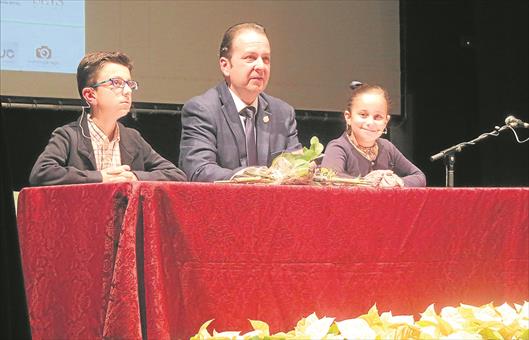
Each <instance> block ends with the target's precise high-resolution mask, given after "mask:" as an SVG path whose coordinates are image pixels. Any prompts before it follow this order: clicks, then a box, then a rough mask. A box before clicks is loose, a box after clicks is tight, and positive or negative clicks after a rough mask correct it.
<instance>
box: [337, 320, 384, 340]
mask: <svg viewBox="0 0 529 340" xmlns="http://www.w3.org/2000/svg"><path fill="white" fill-rule="evenodd" d="M336 325H337V326H338V330H339V331H340V334H341V335H343V336H344V338H346V339H359V340H360V339H375V338H376V336H377V334H376V333H375V331H374V330H372V329H371V327H369V324H368V323H367V322H366V321H365V320H364V319H349V320H344V321H340V322H336Z"/></svg>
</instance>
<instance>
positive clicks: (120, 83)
mask: <svg viewBox="0 0 529 340" xmlns="http://www.w3.org/2000/svg"><path fill="white" fill-rule="evenodd" d="M109 82H110V83H112V86H114V87H119V88H124V87H125V84H126V85H128V86H129V87H130V89H131V90H133V91H135V90H137V89H138V82H137V81H135V80H124V79H121V78H110V79H107V80H103V81H100V82H99V83H95V84H94V85H92V86H90V87H91V88H93V89H95V88H96V87H99V86H101V85H103V84H106V83H109Z"/></svg>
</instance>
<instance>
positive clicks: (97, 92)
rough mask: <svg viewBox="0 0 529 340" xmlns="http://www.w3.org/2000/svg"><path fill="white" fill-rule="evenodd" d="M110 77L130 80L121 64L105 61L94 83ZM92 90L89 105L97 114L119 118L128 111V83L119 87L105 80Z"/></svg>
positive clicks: (130, 95) (129, 101) (130, 97)
mask: <svg viewBox="0 0 529 340" xmlns="http://www.w3.org/2000/svg"><path fill="white" fill-rule="evenodd" d="M110 78H120V79H123V80H130V79H131V78H130V71H129V69H128V68H127V67H126V66H124V65H121V64H114V63H106V64H105V65H104V66H103V68H101V70H99V72H97V76H96V78H95V81H94V83H99V82H102V81H106V80H108V79H110ZM90 91H93V93H92V96H93V98H92V100H91V102H90V106H91V107H92V109H93V111H94V112H96V111H97V114H98V115H99V116H101V117H102V115H105V117H108V118H114V119H116V120H117V119H119V118H121V117H123V116H125V115H127V113H128V112H129V111H130V106H131V103H132V90H131V89H130V87H129V86H128V85H125V87H123V88H120V87H116V86H114V85H112V82H110V81H109V82H106V83H104V84H101V85H99V86H98V87H96V88H95V89H90Z"/></svg>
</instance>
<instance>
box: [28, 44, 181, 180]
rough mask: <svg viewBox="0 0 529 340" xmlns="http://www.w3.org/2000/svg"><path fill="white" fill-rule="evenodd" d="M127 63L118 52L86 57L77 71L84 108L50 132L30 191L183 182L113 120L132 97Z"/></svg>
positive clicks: (134, 86)
mask: <svg viewBox="0 0 529 340" xmlns="http://www.w3.org/2000/svg"><path fill="white" fill-rule="evenodd" d="M131 71H132V62H131V61H130V59H129V58H128V57H127V56H126V55H125V54H123V53H121V52H93V53H88V54H87V55H86V56H85V57H84V58H83V59H82V60H81V62H80V64H79V67H78V68H77V87H78V90H79V94H80V95H81V98H82V99H83V100H84V101H85V102H86V103H87V104H88V106H89V107H90V113H88V114H85V112H84V107H83V113H82V114H81V117H79V119H78V120H77V121H76V122H72V123H70V124H67V125H65V126H62V127H60V128H58V129H56V130H55V131H54V132H53V134H52V136H51V139H50V141H49V142H48V145H47V146H46V148H45V149H44V152H43V153H42V154H41V155H40V156H39V158H38V159H37V162H36V163H35V165H34V166H33V169H32V171H31V175H30V178H29V182H30V184H31V185H59V184H80V183H97V182H130V181H137V180H143V181H184V180H185V175H184V173H183V172H182V171H181V170H180V169H178V168H177V167H176V166H175V165H173V164H172V163H171V162H169V161H168V160H166V159H164V158H163V157H161V156H160V155H159V154H158V153H156V151H154V150H153V149H152V147H151V146H150V145H149V144H148V143H147V142H146V141H145V140H144V139H143V138H142V137H141V135H140V134H139V133H138V131H136V130H134V129H131V128H127V127H125V126H124V125H123V124H121V123H119V122H118V119H119V118H121V117H124V116H126V115H127V113H128V112H129V110H130V107H131V104H132V91H134V90H137V89H138V83H137V82H136V81H134V80H131V75H130V72H131Z"/></svg>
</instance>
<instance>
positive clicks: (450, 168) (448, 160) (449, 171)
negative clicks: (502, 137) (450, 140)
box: [430, 125, 510, 187]
mask: <svg viewBox="0 0 529 340" xmlns="http://www.w3.org/2000/svg"><path fill="white" fill-rule="evenodd" d="M509 128H510V126H509V125H504V126H502V127H499V126H495V127H494V130H492V131H491V132H485V133H483V134H481V135H479V136H478V137H476V138H474V139H472V140H471V141H468V142H462V143H459V144H456V145H454V146H451V147H449V148H448V149H444V150H443V151H440V152H438V153H436V154H435V155H433V156H431V157H430V161H432V162H435V161H436V160H438V159H441V158H444V163H445V169H446V186H447V187H453V186H454V175H455V163H456V156H455V154H456V152H460V151H461V150H463V148H464V147H465V146H468V145H475V144H476V143H477V142H480V141H482V140H484V139H487V138H488V137H492V136H494V137H496V136H498V135H499V134H500V132H501V131H503V130H506V129H509Z"/></svg>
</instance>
